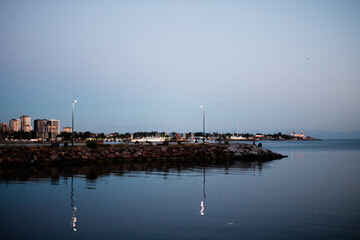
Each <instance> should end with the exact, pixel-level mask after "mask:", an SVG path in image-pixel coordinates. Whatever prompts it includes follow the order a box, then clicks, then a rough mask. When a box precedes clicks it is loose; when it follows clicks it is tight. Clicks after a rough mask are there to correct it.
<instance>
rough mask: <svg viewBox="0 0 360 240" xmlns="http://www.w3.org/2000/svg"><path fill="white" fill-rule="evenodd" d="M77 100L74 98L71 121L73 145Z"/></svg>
mask: <svg viewBox="0 0 360 240" xmlns="http://www.w3.org/2000/svg"><path fill="white" fill-rule="evenodd" d="M76 102H77V100H74V101H73V102H72V121H71V132H72V134H71V135H72V146H74V109H75V103H76Z"/></svg>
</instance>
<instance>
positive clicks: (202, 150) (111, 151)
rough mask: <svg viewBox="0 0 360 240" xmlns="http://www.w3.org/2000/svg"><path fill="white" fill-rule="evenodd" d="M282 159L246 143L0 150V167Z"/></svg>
mask: <svg viewBox="0 0 360 240" xmlns="http://www.w3.org/2000/svg"><path fill="white" fill-rule="evenodd" d="M283 157H285V156H283V155H281V154H277V153H274V152H272V151H270V150H268V149H265V148H261V147H258V146H255V145H250V144H221V143H215V144H174V145H167V146H163V145H128V144H124V145H114V146H111V145H107V146H99V147H96V148H90V147H85V146H78V147H2V148H0V165H2V166H7V165H16V164H30V165H32V164H62V163H67V164H86V163H98V162H100V163H101V162H105V163H106V162H117V161H119V162H121V161H134V162H149V161H156V160H161V161H198V160H204V159H206V160H226V159H234V160H244V161H245V160H247V161H250V160H264V161H266V160H274V159H280V158H283Z"/></svg>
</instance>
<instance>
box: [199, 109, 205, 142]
mask: <svg viewBox="0 0 360 240" xmlns="http://www.w3.org/2000/svg"><path fill="white" fill-rule="evenodd" d="M200 107H201V108H202V110H203V143H205V106H204V105H201V106H200Z"/></svg>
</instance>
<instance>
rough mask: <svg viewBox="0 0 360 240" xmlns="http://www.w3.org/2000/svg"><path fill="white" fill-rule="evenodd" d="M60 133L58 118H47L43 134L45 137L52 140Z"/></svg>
mask: <svg viewBox="0 0 360 240" xmlns="http://www.w3.org/2000/svg"><path fill="white" fill-rule="evenodd" d="M59 134H60V120H55V119H49V120H48V121H47V124H46V132H45V136H46V138H47V139H51V140H54V139H55V138H56V136H57V135H59Z"/></svg>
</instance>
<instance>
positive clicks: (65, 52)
mask: <svg viewBox="0 0 360 240" xmlns="http://www.w3.org/2000/svg"><path fill="white" fill-rule="evenodd" d="M0 32H1V38H0V81H1V85H0V86H1V88H0V122H8V121H9V120H10V119H11V118H19V117H20V116H21V115H24V114H25V115H29V116H31V117H32V120H34V119H37V118H55V119H59V120H60V121H61V127H64V126H71V107H72V100H73V99H77V100H78V103H77V104H76V130H77V131H86V130H90V131H93V132H105V133H109V132H115V131H117V132H132V131H151V130H157V131H179V132H183V131H187V132H188V131H202V112H201V111H202V110H201V108H200V105H202V104H203V105H205V107H206V131H207V132H214V131H219V132H228V131H229V132H234V131H236V121H237V120H238V121H239V126H240V129H241V130H243V131H245V132H274V131H291V130H305V131H308V132H311V131H318V130H327V131H357V130H360V110H359V109H360V107H359V104H360V94H359V90H360V1H350V0H349V1H344V0H338V1H330V0H326V1H312V0H311V1H304V0H301V1H300V0H299V1H226V0H225V1H196V0H192V1H29V0H26V1H6V0H2V1H1V2H0Z"/></svg>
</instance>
